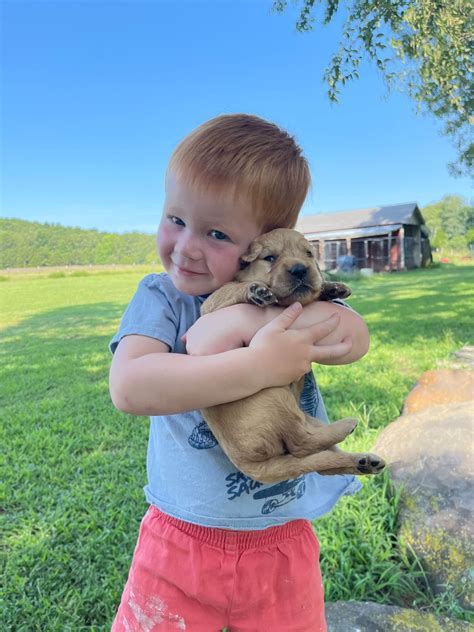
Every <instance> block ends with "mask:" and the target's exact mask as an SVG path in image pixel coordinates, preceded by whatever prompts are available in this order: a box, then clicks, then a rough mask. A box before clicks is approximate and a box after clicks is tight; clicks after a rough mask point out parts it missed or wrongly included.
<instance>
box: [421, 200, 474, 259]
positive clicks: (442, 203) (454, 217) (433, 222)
mask: <svg viewBox="0 0 474 632" xmlns="http://www.w3.org/2000/svg"><path fill="white" fill-rule="evenodd" d="M421 212H422V214H423V217H424V219H425V221H426V224H427V226H428V228H429V229H430V240H431V244H432V246H433V247H434V248H446V247H447V248H450V247H451V248H453V249H460V248H463V247H464V248H465V247H466V246H468V245H469V243H470V242H472V241H474V239H473V237H474V234H473V230H474V207H473V206H469V205H468V203H467V202H466V200H465V199H464V198H462V197H461V196H459V195H445V196H444V197H443V198H442V199H441V200H439V201H438V202H435V203H433V204H429V205H428V206H425V208H423V209H422V210H421Z"/></svg>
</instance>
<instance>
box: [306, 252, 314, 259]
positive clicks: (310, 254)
mask: <svg viewBox="0 0 474 632" xmlns="http://www.w3.org/2000/svg"><path fill="white" fill-rule="evenodd" d="M306 254H307V255H308V257H311V258H313V257H314V253H313V251H312V250H307V251H306Z"/></svg>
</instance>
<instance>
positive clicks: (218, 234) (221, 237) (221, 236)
mask: <svg viewBox="0 0 474 632" xmlns="http://www.w3.org/2000/svg"><path fill="white" fill-rule="evenodd" d="M209 235H210V236H211V237H213V238H214V239H217V240H218V241H225V240H226V239H229V238H228V237H227V235H226V234H225V233H221V231H220V230H211V231H210V232H209Z"/></svg>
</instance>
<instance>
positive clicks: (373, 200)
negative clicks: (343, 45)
mask: <svg viewBox="0 0 474 632" xmlns="http://www.w3.org/2000/svg"><path fill="white" fill-rule="evenodd" d="M271 6H272V0H247V1H244V0H240V1H239V0H209V1H201V0H193V1H191V0H189V1H183V0H173V1H171V0H169V1H165V0H154V1H152V0H148V1H144V0H134V1H133V2H124V1H120V2H117V1H113V0H112V1H110V0H83V1H81V2H76V1H72V0H61V1H60V2H43V1H41V0H37V1H34V2H31V1H29V2H28V1H24V0H3V2H2V12H3V18H2V21H3V36H2V37H3V45H2V47H3V54H2V58H3V61H2V66H3V72H2V83H3V85H2V91H3V95H4V96H3V112H2V180H3V186H2V191H3V193H2V200H1V202H2V209H1V213H2V216H4V217H17V218H21V219H28V220H34V221H41V222H59V223H61V224H63V225H66V226H81V227H84V228H97V229H99V230H106V231H118V232H123V231H129V230H139V231H146V232H153V231H154V230H155V228H156V226H157V224H158V221H159V217H160V213H161V208H162V203H163V179H164V173H165V169H166V164H167V160H168V158H169V155H170V153H171V152H172V150H173V148H174V146H175V145H176V143H177V142H179V141H180V140H181V138H182V137H183V136H184V135H186V134H187V133H188V132H189V131H191V130H192V129H193V128H194V127H195V126H197V125H199V124H200V123H202V122H203V121H205V120H207V119H209V118H211V117H213V116H216V115H218V114H221V113H229V112H250V113H253V114H257V115H259V116H263V117H265V118H268V119H270V120H273V121H275V122H276V123H278V124H280V125H282V126H283V127H285V128H286V129H288V130H289V131H290V132H291V133H292V134H294V135H295V136H296V138H297V140H298V142H299V143H300V144H301V145H302V147H303V148H304V151H305V154H306V156H307V157H308V159H309V161H310V164H311V169H312V174H313V189H312V192H311V194H310V196H309V197H308V200H307V202H306V204H305V206H304V209H303V213H304V214H309V213H318V212H327V211H331V212H332V211H337V210H344V209H352V208H364V207H368V206H375V205H379V204H396V203H402V202H410V201H416V202H418V204H419V205H420V206H422V207H423V206H425V205H426V204H429V203H430V202H433V201H436V200H438V199H440V198H441V197H442V196H443V195H445V194H450V193H455V194H460V195H463V196H465V197H467V198H470V197H471V195H472V189H471V186H470V183H469V181H468V179H467V178H466V179H455V178H452V177H451V176H450V175H449V173H448V170H447V166H446V165H447V163H448V162H449V161H451V160H453V159H454V158H455V152H454V149H453V148H452V146H451V144H450V141H449V140H448V139H447V138H445V137H443V136H441V135H440V124H439V122H438V121H436V120H434V119H432V118H428V117H426V116H417V115H416V114H415V111H414V110H415V107H414V104H413V103H412V101H410V100H409V99H408V98H407V97H406V96H404V95H401V94H397V93H394V94H391V95H390V96H388V98H387V95H386V89H385V87H384V84H383V82H382V80H381V79H380V77H379V76H378V74H377V72H376V71H375V70H374V69H373V68H371V67H370V66H369V65H368V64H366V65H365V66H363V68H362V72H361V80H360V81H358V82H355V83H353V84H350V85H349V86H347V87H346V88H345V89H344V90H343V92H342V94H341V101H340V104H339V105H331V104H330V103H329V100H328V98H327V96H326V87H325V85H324V83H323V80H322V76H323V72H324V68H325V66H326V65H327V63H328V61H329V59H330V56H331V53H332V52H335V50H336V47H337V36H338V31H337V28H336V25H331V26H330V27H329V28H328V27H326V28H324V29H323V28H320V29H318V30H317V31H313V32H311V33H307V34H300V33H297V32H296V30H295V26H294V25H295V19H296V12H295V9H294V7H293V6H292V3H291V2H290V6H289V8H288V10H287V11H286V12H285V13H284V14H275V13H271Z"/></svg>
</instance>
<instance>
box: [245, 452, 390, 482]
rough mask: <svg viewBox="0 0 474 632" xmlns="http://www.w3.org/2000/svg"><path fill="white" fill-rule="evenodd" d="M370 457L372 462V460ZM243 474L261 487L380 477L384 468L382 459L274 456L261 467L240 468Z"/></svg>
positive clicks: (338, 455)
mask: <svg viewBox="0 0 474 632" xmlns="http://www.w3.org/2000/svg"><path fill="white" fill-rule="evenodd" d="M372 457H373V458H372ZM241 465H242V467H241V469H242V471H245V473H246V474H247V475H248V476H250V477H251V478H253V479H254V480H256V481H259V482H260V483H277V482H280V481H284V480H287V479H290V478H297V477H298V476H301V475H302V474H308V473H310V472H318V473H319V474H323V475H329V474H356V475H361V474H379V473H380V472H381V471H382V470H383V468H384V467H385V463H384V461H383V460H382V459H379V458H378V457H375V456H374V455H367V454H359V455H354V454H353V455H349V454H346V453H344V452H332V451H331V450H325V451H323V452H318V453H317V454H310V455H309V456H305V457H303V458H301V459H298V458H297V457H295V456H293V455H292V454H285V455H283V456H275V457H272V458H271V459H268V460H267V461H262V462H260V463H255V462H249V463H242V464H241Z"/></svg>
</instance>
